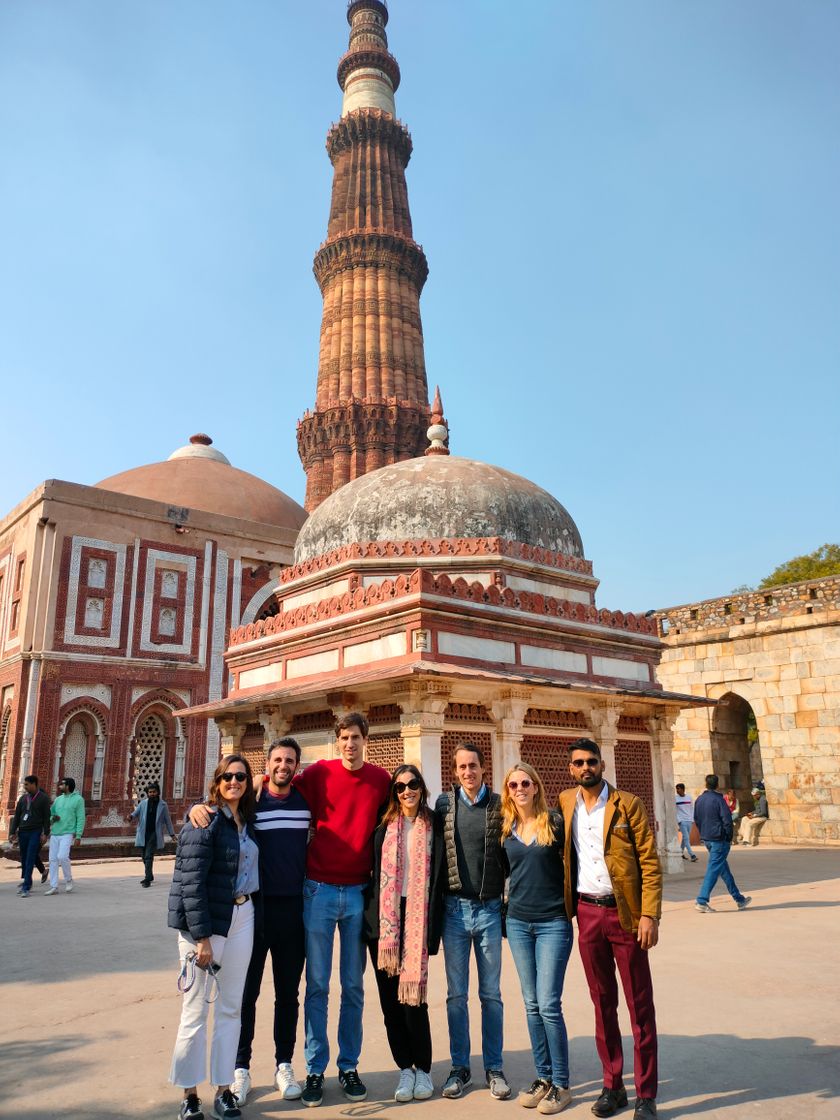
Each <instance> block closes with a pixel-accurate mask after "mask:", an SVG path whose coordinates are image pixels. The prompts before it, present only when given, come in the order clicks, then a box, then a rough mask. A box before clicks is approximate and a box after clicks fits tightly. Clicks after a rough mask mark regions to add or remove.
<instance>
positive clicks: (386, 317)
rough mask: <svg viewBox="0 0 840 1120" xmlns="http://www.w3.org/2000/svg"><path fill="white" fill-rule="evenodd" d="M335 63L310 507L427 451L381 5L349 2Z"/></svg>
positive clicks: (308, 429) (421, 264) (420, 262)
mask: <svg viewBox="0 0 840 1120" xmlns="http://www.w3.org/2000/svg"><path fill="white" fill-rule="evenodd" d="M347 20H348V22H349V24H350V43H349V48H348V50H347V53H346V54H345V55H344V56H343V57H342V59H341V61H340V62H339V66H338V83H339V85H340V86H341V89H342V91H343V93H344V102H343V105H342V115H341V120H339V121H338V123H337V124H334V125H333V126H332V128H331V129H330V131H329V133H328V135H327V152H328V154H329V157H330V161H331V163H332V165H333V189H332V202H331V204H330V215H329V222H328V226H327V240H326V241H325V242H324V243H323V244H322V245H321V247H320V249H319V250H318V252H317V254H316V255H315V262H314V273H315V278H316V280H317V281H318V286H319V287H320V289H321V295H322V297H323V301H324V309H323V315H322V319H321V342H320V355H319V361H318V381H317V388H316V393H315V407H314V409H313V410H312V411H309V410H307V412H306V414H305V415H304V417H303V419H302V420H301V421H300V422H299V424H298V432H297V439H298V454H299V455H300V459H301V462H302V464H303V468H304V470H305V471H306V501H305V506H306V509H307V510H309V511H310V512H311V511H312V510H313V509H315V508H316V507H317V506H318V505H319V504H320V503H321V502H322V501H323V500H324V498H327V497H329V495H330V494H332V493H333V491H334V490H337V489H338V488H339V487H340V486H343V485H344V484H345V483H346V482H350V481H351V480H352V479H354V478H358V477H359V476H360V475H363V474H366V473H367V472H368V471H372V470H376V469H377V468H379V467H383V466H387V465H389V464H391V463H396V462H400V461H402V460H403V459H412V458H414V457H416V456H418V455H422V454H423V452H424V450H425V448H426V429H427V428H428V426H429V404H428V396H429V393H428V384H427V380H426V362H425V356H424V351H423V328H422V324H421V321H420V293H421V291H422V290H423V285H424V283H425V281H426V277H427V275H428V271H429V269H428V265H427V263H426V256H425V254H424V252H423V249H422V247H421V246H420V245H418V244H417V243H416V241H414V239H413V238H412V228H411V213H410V211H409V205H408V190H407V188H406V182H405V168H406V165H407V164H408V161H409V158H410V157H411V137H410V136H409V134H408V130H407V129H406V128H405V126H404V125H403V124H402V123H401V122H400V121H398V120H397V119H396V108H395V105H394V91H395V90H396V88H397V87H398V85H399V81H400V71H399V66H398V65H397V61H396V59H395V58H394V57H393V55H391V54H390V53H389V52H388V39H387V36H386V34H385V26H386V24H387V22H388V9H387V6H386V5H385V4H384V3H382V0H352V2H351V3H350V4H348V8H347Z"/></svg>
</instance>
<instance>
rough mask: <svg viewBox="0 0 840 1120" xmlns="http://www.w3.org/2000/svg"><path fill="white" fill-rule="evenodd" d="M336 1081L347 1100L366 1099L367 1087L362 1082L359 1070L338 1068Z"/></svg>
mask: <svg viewBox="0 0 840 1120" xmlns="http://www.w3.org/2000/svg"><path fill="white" fill-rule="evenodd" d="M338 1083H339V1085H340V1086H341V1088H342V1089H343V1090H344V1095H345V1097H346V1098H347V1099H348V1101H363V1100H366V1099H367V1089H366V1088H365V1087H364V1085H363V1084H362V1081H361V1079H360V1077H359V1071H358V1070H355V1069H340V1070H339V1071H338Z"/></svg>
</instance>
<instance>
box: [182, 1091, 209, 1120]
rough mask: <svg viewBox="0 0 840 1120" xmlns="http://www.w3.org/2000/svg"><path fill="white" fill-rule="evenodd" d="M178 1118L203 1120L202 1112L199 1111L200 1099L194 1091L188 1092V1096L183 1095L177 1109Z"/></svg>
mask: <svg viewBox="0 0 840 1120" xmlns="http://www.w3.org/2000/svg"><path fill="white" fill-rule="evenodd" d="M178 1120H204V1113H203V1112H202V1111H201V1101H200V1100H199V1099H198V1097H197V1096H196V1094H195V1093H190V1095H189V1096H188V1097H184V1099H183V1100H182V1101H181V1107H180V1109H179V1110H178Z"/></svg>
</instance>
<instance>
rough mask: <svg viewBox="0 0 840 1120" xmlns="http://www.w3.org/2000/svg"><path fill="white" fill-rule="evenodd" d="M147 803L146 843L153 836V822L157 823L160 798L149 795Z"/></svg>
mask: <svg viewBox="0 0 840 1120" xmlns="http://www.w3.org/2000/svg"><path fill="white" fill-rule="evenodd" d="M147 801H148V805H147V806H146V843H147V844H148V843H149V840H150V839H152V838H153V837H154V836H155V824H156V823H157V815H158V810H159V809H160V798H159V797H149V798H147Z"/></svg>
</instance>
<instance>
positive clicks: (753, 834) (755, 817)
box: [738, 782, 770, 848]
mask: <svg viewBox="0 0 840 1120" xmlns="http://www.w3.org/2000/svg"><path fill="white" fill-rule="evenodd" d="M751 792H752V795H753V798H754V800H755V804H754V805H753V811H752V812H751V813H747V815H746V816H745V817H744V819H743V820H742V821H741V829H740V831H739V833H738V841H739V843H741V844H745V845H746V846H747V847H752V848H757V847H758V836H759V833H760V832H761V830H762V828H764V826H765V825H766V824H767V821H768V820H769V819H770V813H769V812H768V810H767V796H766V794H765V792H764V783H763V782H757V783H756V784H755V786H753V789H752V791H751Z"/></svg>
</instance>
